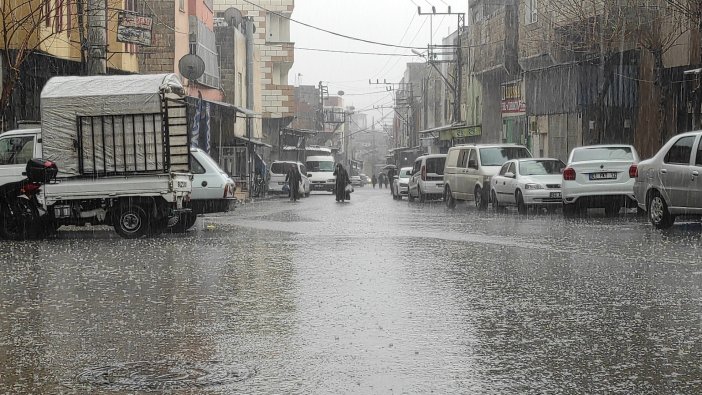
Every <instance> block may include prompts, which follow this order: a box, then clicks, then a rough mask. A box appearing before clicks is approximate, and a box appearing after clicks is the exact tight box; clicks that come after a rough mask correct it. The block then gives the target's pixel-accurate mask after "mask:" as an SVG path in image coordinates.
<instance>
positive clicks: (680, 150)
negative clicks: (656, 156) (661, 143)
mask: <svg viewBox="0 0 702 395" xmlns="http://www.w3.org/2000/svg"><path fill="white" fill-rule="evenodd" d="M694 142H695V136H687V137H683V138H681V139H680V140H678V141H676V142H675V144H673V146H672V147H670V150H668V153H667V154H665V159H664V160H663V161H664V162H665V163H672V164H678V165H689V164H690V156H692V144H694Z"/></svg>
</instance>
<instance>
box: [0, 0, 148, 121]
mask: <svg viewBox="0 0 702 395" xmlns="http://www.w3.org/2000/svg"><path fill="white" fill-rule="evenodd" d="M82 4H83V3H81V2H75V1H64V0H29V1H22V2H9V4H8V5H7V6H3V7H2V9H0V27H1V28H0V57H1V59H0V86H2V88H3V89H2V90H1V91H3V92H4V93H3V94H2V97H0V107H1V108H0V114H1V115H2V122H0V123H1V124H0V129H2V130H6V129H9V128H12V127H14V126H16V124H17V122H18V121H21V120H34V121H38V120H39V95H40V93H41V89H42V88H43V87H44V84H45V83H46V81H47V80H48V79H49V78H51V77H52V76H56V75H81V74H85V73H87V66H86V65H87V59H88V53H87V51H85V48H81V45H80V43H81V39H86V35H87V31H86V29H87V16H86V12H85V10H84V9H82V8H81V7H82ZM138 5H139V4H137V1H135V0H128V1H125V0H106V10H107V11H106V13H105V14H106V16H105V24H106V32H107V35H106V42H105V43H106V44H107V47H106V48H107V52H106V70H105V72H106V73H108V74H119V73H133V72H137V71H138V64H137V58H136V53H137V52H138V50H139V48H138V47H137V45H135V44H126V43H122V42H118V41H117V21H118V19H119V18H118V14H119V13H120V12H122V11H125V10H127V11H138V10H141V8H140V7H138Z"/></svg>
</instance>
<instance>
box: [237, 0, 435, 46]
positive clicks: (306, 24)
mask: <svg viewBox="0 0 702 395" xmlns="http://www.w3.org/2000/svg"><path fill="white" fill-rule="evenodd" d="M242 1H243V2H245V3H247V4H251V5H252V6H254V7H258V8H260V9H262V10H264V11H266V12H270V13H271V14H274V15H277V16H279V17H281V18H284V19H287V20H289V21H291V22H295V23H297V24H299V25H302V26H305V27H309V28H311V29H315V30H319V31H321V32H324V33H328V34H331V35H334V36H338V37H343V38H346V39H349V40H354V41H360V42H364V43H367V44H373V45H382V46H384V47H391V48H403V49H424V48H422V47H410V46H405V45H395V44H388V43H382V42H378V41H373V40H366V39H364V38H358V37H353V36H348V35H346V34H341V33H337V32H333V31H331V30H327V29H322V28H321V27H317V26H313V25H310V24H308V23H305V22H300V21H298V20H296V19H293V18H291V17H289V16H287V15H283V14H281V13H278V12H275V11H271V10H269V9H267V8H265V7H263V6H260V5H258V4H256V3H253V2H251V1H249V0H242Z"/></svg>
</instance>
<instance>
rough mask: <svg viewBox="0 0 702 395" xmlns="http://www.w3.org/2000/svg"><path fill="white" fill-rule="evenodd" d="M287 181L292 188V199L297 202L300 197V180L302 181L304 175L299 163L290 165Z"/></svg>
mask: <svg viewBox="0 0 702 395" xmlns="http://www.w3.org/2000/svg"><path fill="white" fill-rule="evenodd" d="M285 182H287V183H288V187H289V188H290V200H291V201H293V202H296V201H297V200H298V199H299V198H300V182H302V176H301V175H300V170H299V169H298V168H297V165H292V166H290V169H288V174H287V175H286V176H285Z"/></svg>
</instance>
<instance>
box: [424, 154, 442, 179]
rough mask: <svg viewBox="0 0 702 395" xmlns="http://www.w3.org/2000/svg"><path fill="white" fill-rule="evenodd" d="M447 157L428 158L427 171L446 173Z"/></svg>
mask: <svg viewBox="0 0 702 395" xmlns="http://www.w3.org/2000/svg"><path fill="white" fill-rule="evenodd" d="M445 164H446V158H428V159H427V164H426V170H427V173H430V174H438V175H440V176H442V175H444V165H445Z"/></svg>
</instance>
